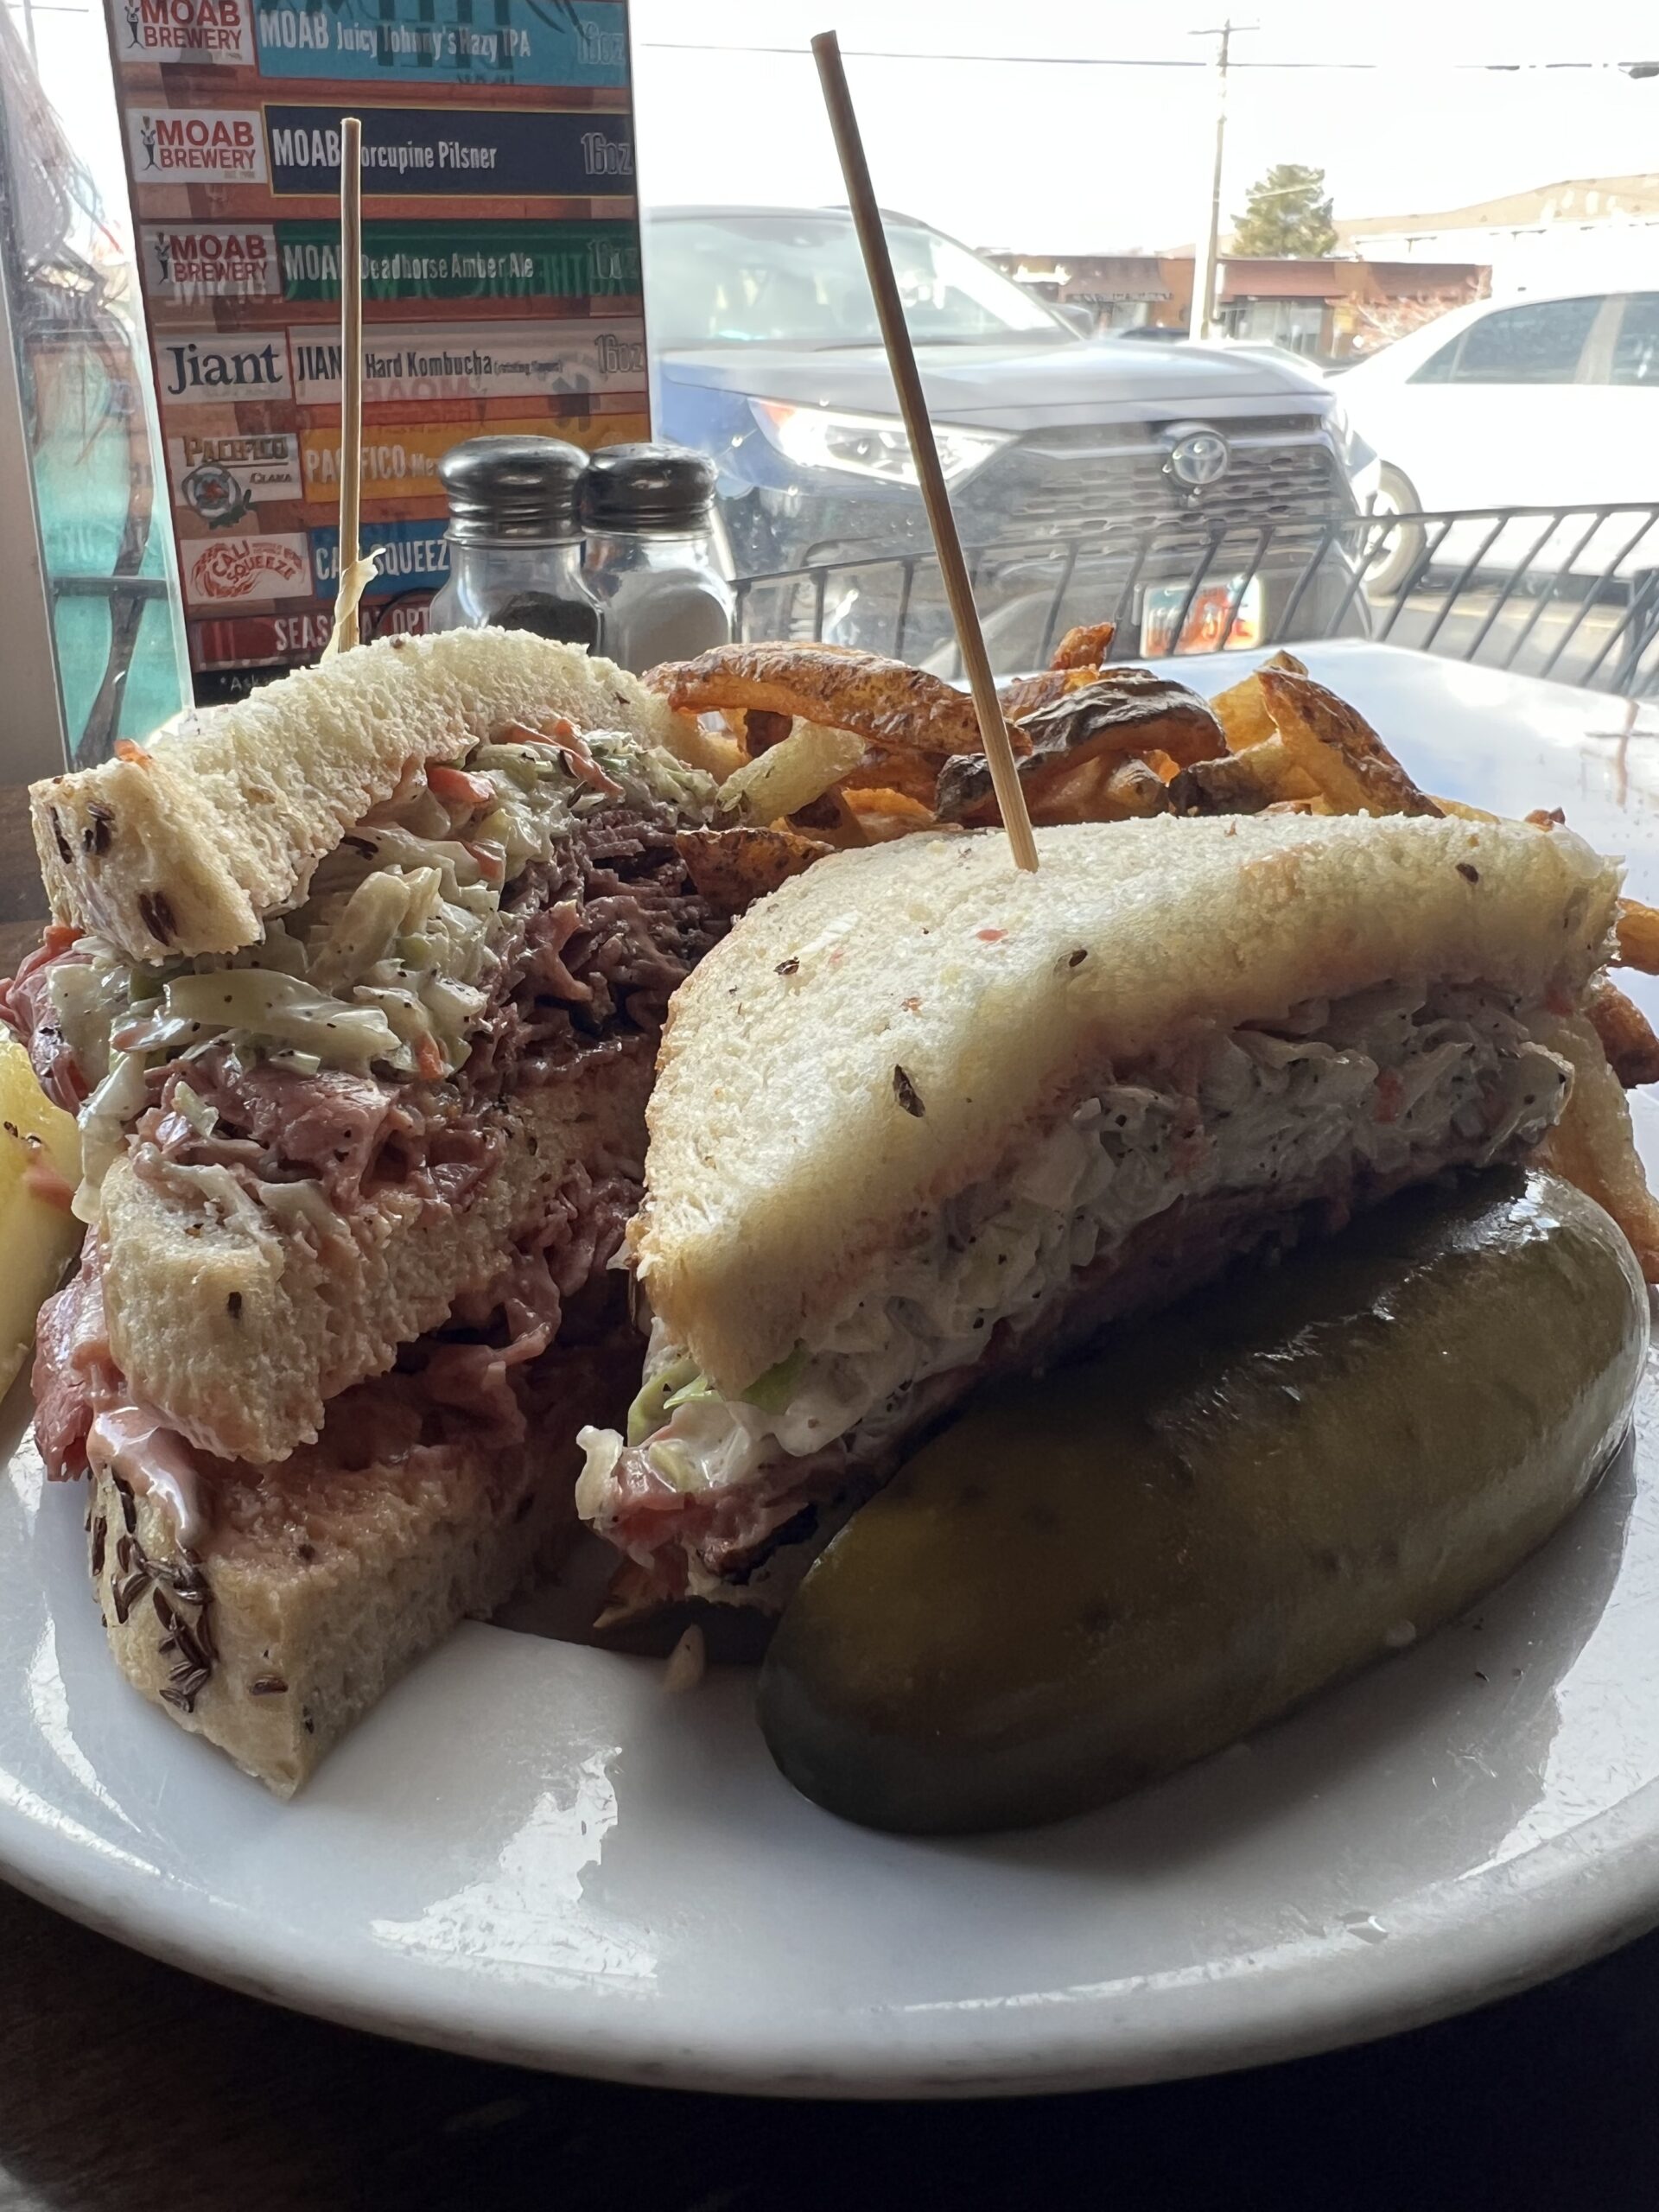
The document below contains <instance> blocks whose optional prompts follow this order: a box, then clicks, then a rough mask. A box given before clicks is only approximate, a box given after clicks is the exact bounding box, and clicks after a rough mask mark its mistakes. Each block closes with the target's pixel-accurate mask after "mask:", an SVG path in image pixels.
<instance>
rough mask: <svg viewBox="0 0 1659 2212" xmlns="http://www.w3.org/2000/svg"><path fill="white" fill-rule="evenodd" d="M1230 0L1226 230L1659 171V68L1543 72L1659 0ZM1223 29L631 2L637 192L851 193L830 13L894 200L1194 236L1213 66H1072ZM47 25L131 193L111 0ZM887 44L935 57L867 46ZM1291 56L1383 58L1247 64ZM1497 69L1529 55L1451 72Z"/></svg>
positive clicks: (1114, 11)
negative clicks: (1318, 207)
mask: <svg viewBox="0 0 1659 2212" xmlns="http://www.w3.org/2000/svg"><path fill="white" fill-rule="evenodd" d="M4 4H6V5H8V6H10V7H12V8H13V9H14V10H16V8H17V6H18V0H4ZM1233 4H1235V5H1236V7H1237V8H1238V11H1239V16H1240V18H1241V20H1242V21H1243V22H1251V23H1255V24H1256V25H1257V26H1258V27H1259V28H1257V29H1255V30H1253V31H1250V32H1247V33H1242V34H1241V35H1239V36H1238V37H1237V39H1236V41H1235V58H1236V61H1237V62H1238V63H1239V64H1240V65H1241V66H1239V67H1236V69H1235V70H1234V72H1233V73H1232V75H1231V78H1230V85H1229V94H1228V101H1229V118H1230V120H1229V126H1228V139H1227V166H1226V183H1225V191H1224V203H1223V213H1224V218H1230V217H1231V216H1233V215H1234V214H1236V213H1238V212H1239V210H1241V209H1242V207H1243V204H1244V195H1245V190H1246V188H1247V187H1248V185H1249V182H1250V181H1251V179H1252V178H1254V177H1256V176H1258V175H1261V174H1262V171H1263V170H1264V169H1266V168H1268V167H1269V166H1270V165H1271V164H1272V163H1273V162H1309V163H1311V164H1313V166H1315V167H1319V168H1324V169H1325V172H1326V176H1327V181H1328V188H1329V189H1330V190H1331V191H1332V194H1334V196H1335V200H1336V209H1337V213H1338V216H1361V215H1375V214H1396V213H1427V212H1431V211H1433V210H1434V209H1436V208H1442V207H1456V206H1459V205H1460V204H1463V203H1466V202H1468V201H1471V200H1483V199H1489V198H1491V197H1494V196H1496V195H1497V194H1500V193H1504V192H1510V191H1516V190H1522V189H1524V188H1526V187H1528V186H1529V185H1538V184H1546V183H1550V182H1553V181H1556V180H1558V179H1561V178H1565V177H1572V176H1593V175H1618V174H1622V173H1624V172H1632V171H1635V172H1639V171H1659V78H1655V79H1649V80H1646V81H1632V80H1631V79H1629V78H1627V77H1625V76H1623V75H1621V74H1619V73H1618V72H1617V70H1614V69H1610V68H1608V67H1599V68H1580V69H1572V70H1566V69H1543V68H1541V67H1536V66H1531V65H1536V64H1539V63H1541V62H1545V61H1555V62H1561V61H1574V62H1597V63H1601V64H1607V63H1612V62H1618V61H1621V60H1655V61H1659V0H1584V4H1582V5H1580V6H1579V7H1578V8H1576V9H1567V8H1563V7H1562V6H1561V5H1560V0H1505V4H1503V5H1502V6H1497V5H1490V4H1486V0H1478V4H1471V0H1385V4H1380V0H1369V3H1368V4H1361V3H1360V0H1347V3H1346V4H1344V0H1255V4H1254V5H1249V6H1247V5H1245V4H1244V0H1233ZM1219 13H1220V11H1219V10H1218V9H1217V7H1215V6H1213V5H1209V4H1206V0H1168V4H1166V5H1164V6H1162V7H1160V8H1156V9H1148V8H1147V7H1144V6H1140V7H1135V8H1133V9H1131V8H1129V7H1127V6H1124V5H1122V4H1119V0H631V7H630V16H631V21H632V34H633V50H634V66H635V86H636V90H635V98H636V106H637V113H638V128H639V170H640V185H641V193H642V196H643V197H644V198H645V199H646V200H658V201H684V200H698V199H702V200H750V201H754V200H759V201H782V202H785V203H795V204H800V203H804V204H806V205H809V206H810V205H814V204H817V203H819V202H823V201H826V200H840V199H841V197H842V190H841V182H840V176H839V172H838V171H837V169H836V162H835V155H834V151H833V149H832V147H831V145H830V141H829V130H828V126H827V125H826V124H825V122H824V120H823V106H822V103H821V100H820V98H819V94H818V87H817V76H816V73H815V72H814V70H813V67H812V62H811V59H810V54H809V53H808V51H807V41H808V40H809V39H810V36H811V35H812V34H813V33H814V32H815V31H818V30H822V29H826V28H828V27H829V26H831V25H833V27H834V28H835V29H837V30H838V31H839V32H840V34H841V39H842V48H843V49H844V50H845V51H846V53H847V58H848V73H849V79H850V80H851V84H852V88H853V94H854V98H855V101H856V103H857V105H858V110H859V115H860V119H861V124H862V127H863V131H864V137H865V142H866V146H867V149H868V155H869V159H870V165H871V169H872V172H873V174H874V178H875V183H876V189H877V191H878V192H879V193H880V195H881V197H882V199H883V200H884V201H885V203H886V204H887V206H889V207H898V208H902V209H903V210H905V211H906V213H910V214H913V215H918V216H921V217H924V218H925V219H928V220H930V221H931V222H933V223H936V224H938V226H940V227H941V228H943V229H945V230H948V231H950V232H954V233H955V234H956V235H957V236H958V237H962V238H967V239H968V240H969V242H970V243H971V244H973V245H982V246H990V247H1009V248H1014V249H1019V250H1024V251H1029V252H1033V253H1035V252H1045V251H1046V252H1056V253H1068V252H1069V253H1079V252H1086V251H1105V252H1110V251H1133V250H1134V249H1135V248H1137V247H1139V248H1146V247H1157V246H1170V245H1182V244H1190V243H1191V241H1192V239H1193V238H1195V237H1197V236H1198V234H1199V230H1200V226H1201V223H1202V220H1203V216H1204V213H1205V209H1206V208H1207V205H1208V199H1209V190H1210V166H1211V154H1212V149H1213V143H1214V142H1213V130H1214V118H1215V86H1214V80H1213V78H1212V76H1211V73H1210V72H1209V71H1208V69H1206V68H1205V67H1185V68H1178V69H1171V68H1147V67H1134V68H1130V67H1098V66H1088V65H1087V64H1086V63H1085V62H1084V60H1080V59H1079V58H1078V57H1090V56H1092V57H1095V58H1096V60H1099V59H1101V58H1105V59H1110V60H1117V61H1120V62H1122V61H1127V60H1141V61H1143V62H1144V61H1147V60H1179V61H1183V62H1192V61H1194V60H1203V59H1204V58H1205V56H1206V55H1208V54H1211V52H1212V51H1213V48H1214V44H1215V41H1214V40H1213V39H1209V38H1202V37H1195V36H1192V35H1190V33H1191V32H1192V31H1193V30H1195V29H1202V28H1203V27H1205V26H1207V25H1211V24H1214V23H1215V22H1217V20H1218V19H1219ZM35 28H36V32H37V37H38V41H39V45H40V50H41V62H42V65H43V67H44V69H45V72H46V74H47V79H48V86H49V88H50V90H51V92H52V93H53V95H54V98H55V99H57V100H58V102H59V104H60V108H61V109H62V110H63V112H64V114H65V117H66V120H67V122H68V123H69V125H70V128H71V130H72V132H73V135H74V137H75V139H76V142H77V143H78V144H79V145H80V146H82V147H83V148H84V149H86V150H87V151H88V153H89V154H90V155H91V156H92V160H93V162H94V166H95V167H96V168H99V169H101V170H107V169H108V168H109V167H110V166H111V165H114V173H115V175H116V176H117V178H118V175H119V169H118V162H119V149H118V145H117V143H116V139H115V126H114V114H113V108H112V105H111V99H110V93H109V86H108V68H107V62H106V60H105V46H104V35H103V30H102V26H101V22H100V21H99V13H98V6H97V0H92V4H91V5H89V4H88V0H40V4H39V7H38V11H37V13H36V15H35ZM762 48H785V49H786V50H785V51H784V52H780V53H770V52H765V51H761V50H760V49H762ZM861 48H885V49H888V50H893V49H899V50H903V51H907V52H911V53H913V54H917V55H918V56H920V57H921V58H919V59H914V60H881V59H876V58H873V57H872V56H870V55H868V54H864V53H861V51H860V49H861ZM950 54H957V55H969V56H979V57H982V58H980V59H969V60H949V59H945V58H944V56H946V55H950ZM1008 55H1016V56H1023V57H1031V58H1030V59H1027V60H1007V59H1002V58H998V57H1006V56H1008ZM1043 56H1048V57H1059V58H1056V59H1051V60H1048V61H1046V62H1044V61H1042V60H1039V59H1038V58H1039V57H1043ZM1287 61H1296V62H1302V63H1306V62H1309V61H1317V62H1320V63H1331V64H1335V63H1364V64H1369V65H1371V66H1370V67H1363V68H1354V67H1349V68H1341V69H1338V68H1336V67H1329V68H1306V67H1303V68H1297V69H1286V68H1281V67H1256V66H1244V65H1259V64H1266V63H1283V62H1287ZM1492 61H1501V62H1514V63H1521V64H1523V65H1529V66H1525V67H1522V68H1520V69H1519V70H1518V71H1516V72H1513V73H1493V72H1491V71H1487V70H1480V69H1471V68H1469V67H1459V66H1458V65H1459V64H1466V63H1471V62H1492Z"/></svg>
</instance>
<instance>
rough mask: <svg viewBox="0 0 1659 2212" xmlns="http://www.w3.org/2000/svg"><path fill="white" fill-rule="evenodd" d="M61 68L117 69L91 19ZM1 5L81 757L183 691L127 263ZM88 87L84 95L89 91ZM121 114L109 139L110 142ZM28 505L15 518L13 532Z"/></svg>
mask: <svg viewBox="0 0 1659 2212" xmlns="http://www.w3.org/2000/svg"><path fill="white" fill-rule="evenodd" d="M55 29H56V30H57V32H58V34H59V42H58V43H57V45H55V46H54V48H52V49H51V52H52V54H53V55H54V56H55V57H56V60H57V63H58V68H59V73H60V76H61V75H62V74H63V73H64V72H65V71H67V70H68V69H70V68H72V67H73V68H78V69H80V70H84V71H86V72H92V71H103V72H105V74H107V62H106V60H105V57H104V49H103V33H102V26H101V23H100V22H99V19H98V16H97V15H96V14H95V13H93V12H91V11H89V12H88V13H87V14H86V16H84V17H81V16H77V17H75V18H74V19H73V22H60V23H58V24H57V25H56V26H55ZM47 60H48V55H47V54H46V53H45V52H43V53H42V55H41V64H40V65H39V66H37V63H36V60H35V55H33V54H31V53H30V51H29V47H28V46H27V45H26V44H25V42H24V41H23V39H22V36H21V35H20V34H19V31H18V29H17V25H16V20H15V19H14V17H13V16H12V14H11V12H10V10H9V9H7V8H5V7H3V6H0V273H3V278H4V282H5V284H6V288H7V296H8V299H9V302H10V311H11V321H12V329H13V335H14V340H15V342H16V349H17V369H18V381H19V386H20V390H21V393H22V407H23V417H24V429H25V434H26V435H27V438H28V442H29V449H30V453H31V454H32V457H33V461H34V471H35V499H36V504H37V505H38V508H39V512H40V520H41V543H42V551H43V555H44V559H45V565H46V569H47V574H48V582H49V588H50V592H51V596H52V603H53V610H54V613H53V621H54V639H55V643H56V647H57V656H58V666H59V677H60V683H61V686H62V690H63V703H64V722H65V727H66V728H67V731H68V733H69V739H70V744H71V747H72V748H73V751H74V753H75V754H76V756H77V757H78V758H79V759H95V758H99V757H100V756H102V755H103V754H105V753H108V752H109V750H110V748H111V746H112V745H113V743H114V742H115V740H116V739H117V738H118V737H121V736H133V737H142V736H144V735H146V734H149V732H150V731H151V730H153V729H154V728H156V726H157V725H158V724H159V723H160V722H162V721H166V720H167V719H168V716H169V715H174V714H175V713H177V711H178V710H179V709H180V707H181V705H182V704H183V703H184V700H185V698H186V696H187V693H186V690H185V684H184V677H183V663H182V658H181V639H180V636H179V628H178V622H177V617H176V613H175V607H174V606H173V604H172V603H170V601H169V598H168V583H167V541H168V525H167V512H166V505H165V501H164V499H160V498H158V496H157V488H156V483H155V473H154V469H153V466H152V461H151V452H152V447H151V439H150V429H149V420H148V417H147V415H146V409H145V391H144V381H143V370H142V367H141V361H142V355H143V341H142V339H141V337H140V335H139V334H138V332H137V328H136V327H135V321H134V315H133V308H132V299H133V278H132V270H131V264H130V258H129V257H128V255H127V254H126V252H125V251H124V246H123V244H122V241H121V239H120V238H119V236H118V233H117V232H116V231H115V230H114V229H113V228H112V227H111V224H110V223H109V222H108V221H107V220H106V219H105V215H104V213H103V210H102V207H101V205H100V196H99V191H98V188H97V187H96V185H95V184H94V182H93V180H92V175H91V173H90V172H89V170H88V168H87V167H86V162H84V161H83V159H82V158H81V156H80V154H79V151H78V150H77V149H76V147H75V145H74V144H73V143H72V141H71V138H70V135H69V133H68V131H67V129H66V127H65V125H64V124H63V122H62V121H61V119H60V117H59V115H58V113H57V111H56V109H55V108H54V105H53V102H52V99H51V98H50V96H49V94H50V89H51V87H50V85H49V84H48V82H47V81H45V80H44V75H43V72H44V70H45V67H46V64H47ZM84 92H85V87H84V86H83V87H82V95H83V97H84ZM114 129H115V124H114V117H113V111H112V109H111V114H110V117H109V130H110V132H111V139H113V133H114ZM15 517H16V509H15V508H14V509H13V510H12V511H11V518H12V519H13V520H14V522H15Z"/></svg>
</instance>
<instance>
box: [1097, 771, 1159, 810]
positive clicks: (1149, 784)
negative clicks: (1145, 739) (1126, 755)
mask: <svg viewBox="0 0 1659 2212" xmlns="http://www.w3.org/2000/svg"><path fill="white" fill-rule="evenodd" d="M1101 765H1102V766H1103V767H1106V766H1107V764H1106V763H1105V762H1103V763H1102V764H1101ZM1102 796H1103V798H1104V800H1105V802H1106V804H1107V805H1108V806H1109V807H1110V808H1111V809H1113V813H1112V814H1111V815H1109V816H1107V817H1104V818H1105V819H1107V820H1115V819H1116V818H1117V817H1119V816H1121V817H1122V818H1123V819H1124V820H1125V821H1129V822H1135V821H1145V820H1146V819H1147V817H1150V816H1152V815H1154V814H1167V813H1168V812H1169V791H1168V789H1167V787H1166V785H1165V783H1164V779H1163V778H1162V777H1161V776H1160V774H1159V773H1158V772H1157V770H1156V769H1155V768H1150V767H1148V766H1147V763H1146V762H1145V761H1144V760H1122V761H1120V762H1119V763H1118V764H1117V766H1116V767H1109V768H1108V772H1107V775H1106V780H1105V786H1104V789H1103V793H1102Z"/></svg>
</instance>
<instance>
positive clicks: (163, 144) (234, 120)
mask: <svg viewBox="0 0 1659 2212" xmlns="http://www.w3.org/2000/svg"><path fill="white" fill-rule="evenodd" d="M127 151H128V157H129V159H130V162H131V163H132V181H133V182H134V183H135V184H136V185H137V186H138V187H140V188H143V186H145V185H147V184H165V183H169V182H172V181H175V180H178V181H186V180H188V179H189V178H191V177H210V178H219V179H220V180H222V181H231V182H234V183H238V184H264V182H265V180H266V171H265V145H264V137H263V135H262V133H261V131H260V129H259V118H258V117H257V115H251V114H249V113H248V112H246V111H245V110H242V109H239V108H216V107H175V108H167V107H153V108H152V107H143V106H140V107H138V108H136V109H134V110H133V111H130V113H129V115H128V117H127Z"/></svg>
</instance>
